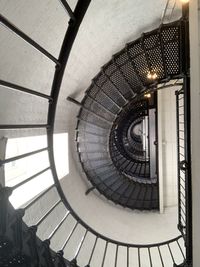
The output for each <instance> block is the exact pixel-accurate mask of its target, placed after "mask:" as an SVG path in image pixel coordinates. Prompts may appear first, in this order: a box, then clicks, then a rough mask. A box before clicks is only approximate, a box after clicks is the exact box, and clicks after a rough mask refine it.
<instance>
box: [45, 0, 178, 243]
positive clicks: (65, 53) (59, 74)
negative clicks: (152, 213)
mask: <svg viewBox="0 0 200 267" xmlns="http://www.w3.org/2000/svg"><path fill="white" fill-rule="evenodd" d="M79 2H80V3H79V4H78V6H77V9H75V12H74V13H75V14H76V13H78V14H79V16H80V14H81V17H80V22H81V20H82V18H83V15H84V11H83V8H86V9H87V7H86V6H85V4H83V2H82V5H83V6H81V1H79ZM86 2H87V5H89V2H90V0H87V1H86ZM79 8H80V10H79ZM79 12H81V13H79ZM77 27H78V26H77ZM74 30H75V29H74V28H73V26H72V27H69V30H68V31H67V33H66V35H65V39H64V42H63V45H62V48H61V52H60V56H59V62H61V67H60V69H59V68H58V69H56V72H55V76H54V82H53V85H52V93H51V97H52V99H53V102H52V103H51V104H50V105H49V112H48V125H49V128H48V130H47V136H48V147H49V149H48V153H49V160H50V166H51V170H52V175H53V179H54V182H55V186H56V188H57V190H58V193H59V195H60V197H61V199H62V201H63V203H64V204H65V206H66V208H67V209H68V210H69V211H70V213H71V215H72V216H73V217H74V218H75V219H76V221H77V222H78V223H80V224H81V225H82V226H83V227H84V228H85V229H87V230H88V231H90V232H91V233H92V234H94V235H95V236H96V237H98V238H101V239H103V240H105V241H106V242H109V243H112V244H116V245H118V246H124V247H130V248H131V247H133V248H149V247H155V246H161V245H165V244H168V243H171V242H173V241H176V240H178V239H179V238H181V237H182V236H181V235H180V236H178V237H175V238H173V239H170V240H167V241H165V242H161V243H155V244H146V245H141V244H129V243H124V242H119V241H117V240H113V239H111V238H108V237H106V236H104V235H102V234H100V233H98V232H97V231H95V230H94V229H92V228H91V227H90V226H89V225H88V224H87V223H85V222H84V221H83V220H82V219H81V218H80V217H79V216H78V214H77V213H76V212H75V211H74V210H73V208H72V207H71V205H70V204H69V202H68V200H67V198H66V196H65V194H64V192H63V190H62V187H61V185H60V182H59V179H58V175H57V171H56V165H55V160H54V150H53V133H54V122H55V113H56V106H57V100H58V96H59V91H60V86H61V82H62V78H63V74H64V70H65V67H66V64H67V60H68V57H69V53H70V49H71V47H72V43H73V41H72V40H71V42H70V44H67V42H68V41H67V40H68V38H69V37H70V38H72V39H73V40H74V39H75V36H76V33H75V32H74ZM76 30H77V29H76ZM66 45H67V47H66ZM161 82H163V81H161ZM152 86H153V85H152V84H151V85H150V88H151V87H152ZM143 94H144V92H142V93H141V94H139V95H137V96H136V100H137V99H140V97H141V96H142V95H143Z"/></svg>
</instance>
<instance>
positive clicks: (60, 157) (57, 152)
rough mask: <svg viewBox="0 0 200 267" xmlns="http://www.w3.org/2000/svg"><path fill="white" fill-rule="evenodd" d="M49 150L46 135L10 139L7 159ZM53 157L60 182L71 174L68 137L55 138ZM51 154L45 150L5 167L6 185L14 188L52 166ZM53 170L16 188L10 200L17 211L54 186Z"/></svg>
mask: <svg viewBox="0 0 200 267" xmlns="http://www.w3.org/2000/svg"><path fill="white" fill-rule="evenodd" d="M45 147H47V136H46V135H41V136H31V137H20V138H13V139H8V142H7V147H6V158H11V157H15V156H18V155H21V154H24V153H28V152H31V151H35V150H37V149H41V148H45ZM54 156H55V163H56V169H57V173H58V177H59V179H61V178H63V177H64V176H65V175H67V174H68V173H69V163H68V134H67V133H62V134H55V135H54ZM49 165H50V164H49V158H48V152H47V151H43V152H40V153H37V154H34V155H31V156H28V157H25V158H23V159H19V160H16V161H13V162H10V163H8V164H6V165H5V185H6V186H9V187H12V186H15V185H17V184H19V183H21V182H23V181H25V180H27V179H28V178H29V177H32V176H33V175H35V174H37V173H39V172H41V171H43V170H45V169H47V168H48V167H49ZM53 182H54V181H53V177H52V174H51V170H50V169H47V170H46V171H44V172H43V173H41V174H40V175H38V176H36V177H34V178H33V179H31V180H30V181H27V182H26V183H24V184H23V185H21V186H19V187H17V188H16V189H15V190H14V191H13V193H12V195H11V196H10V201H11V203H12V205H13V206H14V207H15V208H19V207H20V206H22V205H23V204H25V203H26V202H27V201H29V200H31V199H32V198H34V197H35V196H36V195H38V194H39V193H40V192H42V191H43V190H45V189H46V188H48V187H49V186H51V185H52V184H53Z"/></svg>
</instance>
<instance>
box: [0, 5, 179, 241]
mask: <svg viewBox="0 0 200 267" xmlns="http://www.w3.org/2000/svg"><path fill="white" fill-rule="evenodd" d="M72 2H73V1H72ZM165 3H166V1H165V0H159V1H157V0H156V1H155V0H149V1H145V2H144V1H141V0H137V1H132V0H125V1H117V0H112V1H106V0H103V1H92V3H91V6H90V8H89V10H88V13H87V14H86V17H85V19H84V21H83V24H82V26H81V28H80V31H79V34H78V36H77V39H76V41H75V44H74V47H73V50H72V53H71V56H70V59H69V64H68V66H67V69H66V72H65V77H64V80H63V83H62V89H61V93H60V98H59V103H58V109H57V117H56V131H58V132H62V131H68V132H69V142H70V154H69V156H70V174H69V175H68V176H66V177H65V178H64V179H63V180H62V185H63V189H64V192H65V193H66V195H67V196H68V199H69V202H70V203H71V205H72V207H73V208H74V209H75V211H76V212H77V213H78V214H79V215H80V217H82V218H83V219H84V220H85V221H86V222H88V224H89V225H91V226H92V227H94V228H95V229H96V230H98V231H100V232H102V233H104V234H105V235H108V236H110V237H112V238H115V239H118V240H121V241H125V242H136V243H143V242H147V243H149V242H156V241H162V240H166V239H168V238H172V237H174V236H176V235H177V229H176V224H177V220H176V210H175V208H174V209H169V210H168V213H167V211H166V214H163V215H160V214H158V213H146V212H132V211H130V210H124V209H122V208H120V207H116V206H114V205H112V204H110V205H109V203H108V201H107V200H104V199H103V198H99V196H96V194H94V193H91V194H90V195H89V196H87V197H86V196H85V195H84V193H85V190H86V189H87V188H88V185H87V182H86V181H85V180H84V179H83V176H84V174H83V173H81V170H80V169H79V167H78V165H77V163H76V160H77V159H76V153H75V152H74V149H75V147H74V130H75V126H76V121H75V119H76V115H77V112H78V110H77V107H75V106H73V105H72V104H71V103H68V102H66V100H65V99H66V97H67V96H68V95H71V96H73V97H75V98H76V99H79V100H80V99H81V98H82V96H83V94H84V91H85V89H86V88H87V87H88V85H89V84H90V80H91V79H92V77H93V76H95V74H96V73H97V72H98V71H99V68H100V66H101V65H103V64H104V63H106V62H107V61H108V60H109V59H110V57H111V55H112V54H114V53H116V52H117V51H118V50H119V49H121V48H123V47H124V45H125V43H127V42H129V41H131V40H134V39H136V38H137V37H138V36H140V34H141V33H142V32H143V31H148V30H151V29H152V28H155V27H157V26H158V25H159V23H160V17H161V13H162V11H163V9H164V6H165ZM0 9H1V12H2V14H3V15H5V16H6V17H8V18H9V19H10V20H11V21H12V22H13V23H15V24H16V25H17V26H18V27H19V28H21V29H22V30H23V31H24V32H26V33H27V34H29V35H30V36H31V37H32V38H33V39H35V40H37V41H39V42H40V44H41V45H43V46H44V47H45V48H47V49H50V51H51V52H52V53H53V54H54V55H56V56H57V55H58V50H59V47H60V45H61V41H62V38H63V36H64V32H65V29H66V26H67V17H66V14H65V12H64V11H63V10H62V7H60V5H59V1H53V0H45V1H39V0H37V1H27V0H19V1H15V2H13V1H12V0H0ZM179 14H180V13H179ZM0 37H1V48H0V58H1V60H0V78H1V79H4V80H7V81H11V82H14V83H17V84H19V85H23V86H26V87H28V88H30V89H36V90H38V91H41V92H43V93H48V92H50V87H51V83H52V77H53V71H54V65H53V64H52V63H51V62H49V60H48V59H46V58H45V57H44V56H42V55H41V54H39V53H37V52H36V51H35V50H34V49H32V48H31V47H30V46H28V45H27V44H25V43H24V42H23V41H22V40H18V39H16V37H15V36H14V35H12V34H11V33H10V32H9V31H7V30H6V29H4V28H2V26H1V27H0ZM0 89H1V92H2V95H3V97H1V98H0V121H1V122H4V123H5V122H6V123H9V122H10V123H26V122H27V123H31V122H34V123H43V122H45V114H46V110H47V105H46V104H44V103H45V102H44V101H45V100H40V101H39V100H38V98H36V97H31V96H27V95H22V94H21V93H16V92H15V93H13V92H12V91H9V90H7V89H3V88H0ZM5 110H6V112H5ZM18 119H19V120H18ZM39 133H41V131H38V130H34V131H28V130H27V131H23V135H33V134H39ZM42 133H43V132H42ZM1 135H6V136H8V137H12V136H19V135H20V136H21V135H22V131H6V132H3V131H1ZM38 209H40V207H38ZM36 210H37V209H36ZM169 214H170V216H169ZM141 222H142V223H141ZM166 225H167V227H166Z"/></svg>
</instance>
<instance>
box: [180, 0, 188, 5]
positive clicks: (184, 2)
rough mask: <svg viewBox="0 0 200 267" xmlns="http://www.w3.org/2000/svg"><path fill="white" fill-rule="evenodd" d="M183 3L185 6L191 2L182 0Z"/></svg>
mask: <svg viewBox="0 0 200 267" xmlns="http://www.w3.org/2000/svg"><path fill="white" fill-rule="evenodd" d="M181 2H182V3H183V4H186V3H188V2H189V0H181Z"/></svg>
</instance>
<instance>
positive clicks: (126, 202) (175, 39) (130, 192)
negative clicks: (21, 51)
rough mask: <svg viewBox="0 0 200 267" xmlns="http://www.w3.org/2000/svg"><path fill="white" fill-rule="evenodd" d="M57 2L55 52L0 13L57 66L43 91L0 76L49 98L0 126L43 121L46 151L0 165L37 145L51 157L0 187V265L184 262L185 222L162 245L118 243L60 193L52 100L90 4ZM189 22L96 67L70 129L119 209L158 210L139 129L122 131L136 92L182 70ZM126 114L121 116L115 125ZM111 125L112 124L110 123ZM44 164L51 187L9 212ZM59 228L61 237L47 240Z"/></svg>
mask: <svg viewBox="0 0 200 267" xmlns="http://www.w3.org/2000/svg"><path fill="white" fill-rule="evenodd" d="M61 2H62V4H63V6H64V8H65V10H66V11H67V13H68V14H69V16H70V21H69V27H68V29H67V31H66V35H65V37H64V41H63V45H62V48H61V51H60V55H59V58H58V59H56V58H55V57H54V56H53V55H51V54H50V53H49V52H48V51H47V50H45V49H44V48H42V47H41V46H40V45H39V44H38V43H36V42H35V41H34V40H32V39H31V38H30V37H28V36H27V35H26V34H25V33H23V32H22V31H21V30H19V29H18V28H16V27H15V26H14V25H13V24H12V23H11V22H9V21H8V20H7V19H6V18H5V17H3V16H2V15H0V24H2V25H4V26H6V27H7V28H9V29H10V30H11V31H12V32H14V33H15V34H16V35H17V36H18V37H20V38H22V39H23V40H24V41H26V42H27V43H28V44H29V45H31V46H32V47H33V48H35V49H36V50H38V51H39V52H40V53H42V54H43V55H44V56H46V57H47V58H49V60H51V61H53V62H54V63H55V66H56V67H55V74H54V78H53V83H52V89H51V94H50V95H46V94H43V93H42V92H37V91H34V90H31V89H28V88H25V87H22V86H19V85H17V84H13V83H10V82H9V81H2V80H1V81H0V85H1V86H3V87H6V88H7V89H12V90H17V91H19V92H21V93H22V94H23V93H27V94H29V95H33V96H35V97H39V98H44V99H46V100H47V101H49V109H48V114H47V123H46V124H27V125H22V124H15V125H10V124H9V122H8V124H6V125H5V124H4V125H2V124H1V125H0V130H4V129H7V130H9V129H12V130H13V129H22V130H23V129H29V128H31V129H32V128H44V129H46V137H47V141H48V146H47V147H45V148H41V149H38V150H35V151H32V152H29V153H25V154H22V155H18V156H15V157H12V158H6V159H2V160H1V161H0V167H1V168H3V166H4V165H5V164H7V163H9V162H12V161H16V160H20V159H22V158H25V157H29V156H32V155H37V154H39V153H42V152H43V151H47V152H48V155H49V167H48V168H45V169H43V170H41V171H40V172H38V173H36V174H34V175H33V176H31V177H28V178H27V179H25V180H24V181H22V182H20V183H19V184H16V185H15V186H13V187H12V188H8V187H3V186H1V188H0V266H2V267H6V266H23V267H25V266H27V267H28V266H31V267H32V266H34V267H36V266H40V267H42V266H44V267H46V266H52V267H53V266H55V267H61V266H63V267H64V266H71V267H73V266H74V267H75V266H94V267H95V266H102V267H104V266H115V267H117V266H127V267H129V266H138V267H142V266H143V267H144V266H150V267H152V266H159V267H160V266H163V267H167V266H169V267H170V266H179V265H180V266H189V264H190V263H191V258H190V257H189V256H190V250H191V247H188V240H189V238H190V236H188V233H189V231H188V229H187V228H188V224H183V223H180V225H179V228H180V230H181V229H182V231H181V233H180V236H178V237H175V238H173V239H171V240H167V241H165V242H161V243H157V244H128V243H123V242H119V241H117V240H113V239H110V238H109V237H106V236H104V235H103V234H100V233H98V232H96V231H95V230H94V229H92V228H91V227H90V226H89V225H87V224H86V223H85V222H84V221H83V220H82V219H81V218H80V217H79V216H78V214H76V213H75V211H74V210H73V207H71V206H70V203H69V202H68V200H67V196H65V195H64V193H63V191H62V188H61V185H60V183H59V179H58V176H57V171H56V166H55V161H54V151H53V133H54V122H55V112H56V105H57V100H58V96H59V91H60V87H61V82H62V78H63V74H64V70H65V67H66V64H67V60H68V57H69V54H70V50H71V48H72V44H73V41H74V39H75V37H76V34H77V32H78V28H79V26H80V24H81V21H82V19H83V17H84V15H85V12H86V10H87V8H88V6H89V3H90V1H89V0H84V1H83V0H79V1H78V3H77V6H76V8H75V10H74V11H72V10H71V8H70V7H69V5H68V4H67V2H66V1H65V0H62V1H61ZM187 24H188V23H187V20H185V19H181V20H179V21H176V22H173V23H170V24H167V25H161V26H160V28H159V29H156V30H154V31H152V32H150V33H147V34H144V35H143V36H142V38H140V39H138V40H136V41H134V42H132V43H130V44H128V45H127V46H126V48H125V49H123V50H122V51H120V52H119V53H118V54H116V55H115V56H114V57H113V58H112V60H111V61H110V62H109V63H108V64H106V65H105V66H104V67H103V68H102V70H101V72H100V73H99V74H98V75H97V76H96V77H95V78H94V80H93V82H92V85H91V86H90V88H89V89H88V90H87V91H86V95H85V97H84V99H83V101H82V102H81V109H80V112H79V115H78V124H77V129H76V130H77V147H78V152H79V158H80V162H81V164H82V166H83V169H84V171H85V173H86V174H87V177H88V179H89V180H90V181H91V183H92V184H93V186H94V187H95V188H97V189H98V190H99V191H100V192H101V193H103V194H104V195H105V196H106V197H107V198H109V199H111V200H112V201H114V202H115V203H118V204H120V205H122V206H126V207H129V208H138V209H157V208H158V180H157V179H152V178H153V177H151V176H150V172H149V162H148V160H149V159H148V158H147V157H146V155H145V151H143V148H142V147H141V140H140V135H138V134H136V133H135V132H134V131H132V132H131V131H128V129H130V128H131V127H135V125H137V124H140V123H141V121H142V120H143V117H144V116H145V112H146V111H147V109H146V103H147V102H146V101H144V97H143V95H144V94H146V93H147V92H149V91H150V92H152V91H155V88H156V86H157V85H158V84H159V83H167V82H168V81H170V80H171V79H179V78H184V77H185V75H186V71H185V65H183V64H182V62H183V59H184V56H185V54H184V51H185V47H184V38H185V33H186V29H187ZM154 72H156V73H157V75H158V76H157V77H156V80H154V81H149V79H148V78H147V74H151V75H153V73H154ZM125 118H126V121H127V122H126V123H125V124H123V123H122V122H123V121H124V119H125ZM120 120H121V122H120ZM120 123H121V124H120ZM116 125H118V126H119V127H117V128H116ZM120 125H121V126H120ZM130 132H131V133H130ZM119 133H120V134H119ZM127 133H130V134H127ZM118 141H119V142H118ZM126 144H128V145H126ZM108 148H109V150H108ZM47 170H51V172H52V176H53V179H54V184H53V185H52V186H50V187H49V188H47V189H46V190H45V191H43V192H42V193H41V194H39V195H38V196H36V197H35V198H34V199H32V200H31V201H29V202H28V203H26V204H25V205H24V206H23V207H22V208H21V209H18V210H14V208H13V207H12V205H11V204H10V203H9V199H8V198H9V196H10V195H11V194H12V192H13V191H14V190H16V189H17V188H18V187H20V186H22V185H24V184H26V183H28V182H29V181H31V180H33V179H34V178H35V177H37V176H38V175H40V174H41V173H44V172H46V171H47ZM185 184H187V182H186V181H185ZM185 191H186V188H185V189H184V190H182V191H181V193H180V194H182V195H184V201H185V205H184V206H181V210H182V211H183V212H184V213H182V214H181V218H182V220H184V221H185V220H186V221H187V214H188V202H187V201H188V199H187V194H186V193H185ZM38 202H40V203H43V202H44V205H45V210H44V211H43V213H42V214H41V213H40V212H39V211H38V214H37V215H35V216H34V217H31V214H32V213H31V212H32V209H33V208H34V207H37V204H38ZM181 202H183V201H182V200H181ZM184 216H185V217H184ZM28 217H31V224H30V225H28V224H27V223H26V219H27V218H28ZM183 217H184V218H183ZM52 221H53V223H52ZM182 222H183V221H182ZM47 225H48V228H47V229H46V226H47ZM63 233H64V234H63ZM57 235H58V236H59V240H60V244H59V245H54V238H55V236H57ZM55 251H57V252H55ZM183 262H185V263H186V264H188V265H182V264H185V263H183Z"/></svg>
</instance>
